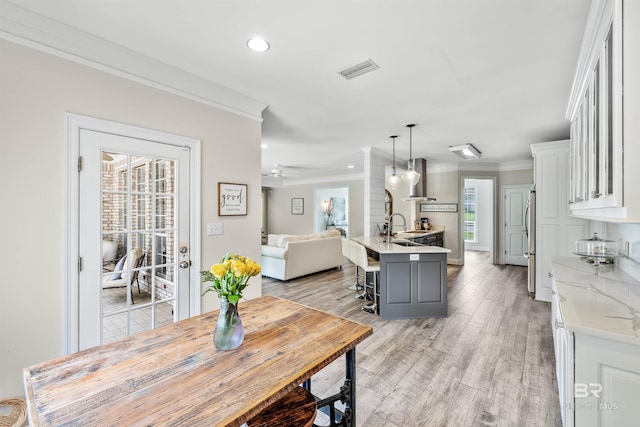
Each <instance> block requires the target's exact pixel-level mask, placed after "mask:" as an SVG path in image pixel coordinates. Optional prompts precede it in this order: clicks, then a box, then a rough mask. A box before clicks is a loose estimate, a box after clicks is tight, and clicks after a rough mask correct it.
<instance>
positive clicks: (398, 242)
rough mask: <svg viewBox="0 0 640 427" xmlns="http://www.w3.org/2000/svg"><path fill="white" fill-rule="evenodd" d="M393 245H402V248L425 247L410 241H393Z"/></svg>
mask: <svg viewBox="0 0 640 427" xmlns="http://www.w3.org/2000/svg"><path fill="white" fill-rule="evenodd" d="M391 243H393V244H394V245H400V246H424V245H421V244H420V243H416V242H411V241H409V240H392V241H391Z"/></svg>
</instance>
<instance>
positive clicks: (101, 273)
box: [67, 115, 200, 352]
mask: <svg viewBox="0 0 640 427" xmlns="http://www.w3.org/2000/svg"><path fill="white" fill-rule="evenodd" d="M69 116H70V117H69V120H68V125H69V127H68V135H69V136H68V141H69V144H70V147H69V151H70V152H72V151H76V150H77V153H78V157H77V158H78V170H77V173H76V174H72V176H74V177H75V179H71V180H70V183H71V184H72V185H71V186H70V190H72V189H74V188H77V190H76V191H75V194H74V195H71V194H70V199H71V200H73V201H74V203H77V212H78V214H77V216H74V215H70V224H71V225H72V229H74V230H76V231H75V232H74V233H70V234H75V236H69V237H70V240H69V242H72V241H73V240H72V239H77V240H76V241H77V245H76V248H77V249H76V250H77V258H76V259H77V260H78V266H77V271H76V273H75V274H73V273H72V274H70V275H69V278H70V280H69V289H68V291H67V293H68V296H69V298H68V301H69V303H68V307H67V318H68V319H69V325H70V327H69V328H68V329H69V330H68V332H67V336H68V343H67V344H68V345H67V347H68V349H69V351H70V352H71V351H77V350H82V349H85V348H89V347H93V346H95V345H99V344H104V343H107V342H110V341H113V340H116V339H119V338H123V337H126V336H129V335H133V334H135V333H138V332H141V331H145V330H150V329H155V328H157V327H160V326H163V325H165V324H168V323H171V322H174V321H178V320H182V319H186V318H188V317H190V316H191V315H194V314H197V313H199V310H200V298H199V294H200V291H199V289H198V288H199V281H198V280H197V277H196V273H197V271H198V270H199V269H198V267H197V266H196V265H197V264H198V263H197V262H196V263H193V264H192V262H191V261H192V259H194V260H197V259H199V248H198V246H197V244H196V243H195V242H196V241H197V240H196V235H197V234H195V233H199V231H196V230H197V229H198V228H199V227H198V226H197V224H199V218H198V215H197V212H199V208H198V207H196V206H194V205H197V204H198V203H197V199H196V197H195V194H197V193H196V187H198V186H197V185H195V183H196V182H199V179H194V178H196V176H195V173H198V174H199V170H195V171H194V170H193V167H194V163H195V159H194V156H195V155H196V154H197V153H199V150H195V151H196V153H194V152H192V151H194V150H192V147H195V148H199V141H196V140H192V139H188V138H183V137H179V136H175V135H168V134H162V133H158V132H154V131H150V130H146V129H140V128H133V127H129V126H126V125H120V124H117V123H111V122H104V121H100V120H96V119H91V118H85V117H81V116H73V115H69ZM72 246H73V244H72V243H69V247H70V248H71V247H72ZM68 252H69V253H73V249H70V250H69V251H68ZM71 325H77V326H76V327H75V328H74V327H72V326H71Z"/></svg>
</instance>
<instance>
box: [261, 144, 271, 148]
mask: <svg viewBox="0 0 640 427" xmlns="http://www.w3.org/2000/svg"><path fill="white" fill-rule="evenodd" d="M260 148H269V144H262V145H260Z"/></svg>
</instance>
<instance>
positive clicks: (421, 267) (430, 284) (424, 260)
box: [352, 234, 451, 319]
mask: <svg viewBox="0 0 640 427" xmlns="http://www.w3.org/2000/svg"><path fill="white" fill-rule="evenodd" d="M402 235H403V234H399V236H402ZM352 240H354V241H356V242H358V243H360V244H362V245H364V246H365V247H366V248H367V249H368V250H369V251H370V252H371V253H372V255H373V256H374V257H375V258H377V259H379V261H380V302H379V307H380V318H382V319H413V318H427V317H446V316H447V253H449V252H451V250H450V249H446V248H443V247H440V246H425V245H421V244H418V243H415V242H413V241H411V240H409V239H404V238H399V237H396V238H393V239H392V240H391V242H389V243H387V242H386V239H385V237H382V236H374V237H354V238H353V239H352Z"/></svg>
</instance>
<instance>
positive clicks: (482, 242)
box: [461, 177, 496, 264]
mask: <svg viewBox="0 0 640 427" xmlns="http://www.w3.org/2000/svg"><path fill="white" fill-rule="evenodd" d="M462 184H463V185H462V209H461V214H462V221H461V223H462V224H461V227H462V232H461V235H462V238H461V240H462V244H463V249H462V254H463V259H464V253H465V252H466V251H468V250H472V251H479V252H488V253H489V260H490V261H491V263H492V264H494V263H495V234H496V233H495V223H496V215H495V203H496V200H495V187H496V178H494V177H464V178H463V180H462Z"/></svg>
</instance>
